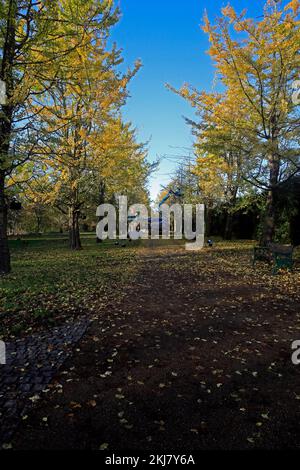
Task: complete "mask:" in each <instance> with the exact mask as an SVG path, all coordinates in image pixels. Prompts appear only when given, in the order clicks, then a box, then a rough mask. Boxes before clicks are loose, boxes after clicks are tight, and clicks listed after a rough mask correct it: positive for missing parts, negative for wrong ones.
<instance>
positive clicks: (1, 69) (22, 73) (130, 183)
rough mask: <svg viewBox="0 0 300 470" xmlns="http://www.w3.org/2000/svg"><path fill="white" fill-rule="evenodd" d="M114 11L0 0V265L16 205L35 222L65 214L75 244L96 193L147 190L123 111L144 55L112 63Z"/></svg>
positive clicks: (142, 159)
mask: <svg viewBox="0 0 300 470" xmlns="http://www.w3.org/2000/svg"><path fill="white" fill-rule="evenodd" d="M118 20H119V10H118V9H117V8H115V6H114V2H113V1H112V0H61V1H59V2H58V1H53V0H43V1H40V0H1V1H0V28H1V37H0V57H1V59H0V79H1V81H2V82H4V83H5V85H6V101H5V103H3V104H2V106H1V111H0V273H8V272H9V271H10V253H9V246H8V228H9V225H14V224H15V223H16V222H18V217H19V214H20V212H22V213H23V217H22V219H23V223H24V220H25V225H26V217H24V211H25V214H27V215H28V217H29V218H31V221H32V223H33V224H35V227H36V229H37V230H38V231H39V230H41V228H42V224H44V223H45V219H46V221H47V224H48V225H47V224H46V226H48V227H49V226H51V225H52V226H53V225H56V226H57V225H61V226H64V224H65V221H66V220H68V228H69V234H70V247H71V248H72V249H80V248H81V242H80V233H79V226H80V221H82V220H84V219H85V218H86V217H87V214H88V213H89V211H93V214H94V215H95V207H97V204H98V202H99V201H100V200H101V199H103V198H104V197H105V198H106V199H109V198H113V195H114V193H116V192H120V191H122V192H123V193H125V194H127V195H128V196H129V197H130V196H132V195H133V194H135V197H139V198H140V199H143V200H144V201H146V200H147V199H148V195H147V190H146V180H147V176H148V173H149V165H148V163H147V162H146V148H145V145H144V144H140V143H139V142H137V139H136V133H135V130H134V129H133V128H132V126H131V124H130V123H127V122H124V120H123V118H122V115H121V111H120V110H121V108H122V106H123V105H124V104H125V103H126V99H127V97H128V84H129V82H130V80H131V79H132V78H133V77H134V75H135V74H136V73H137V72H138V70H139V68H140V65H141V64H140V63H139V62H137V63H136V64H135V65H134V66H133V68H132V69H131V70H128V71H127V72H126V73H121V72H120V71H119V65H120V64H121V63H122V56H121V51H120V50H118V49H117V47H116V46H111V47H109V46H108V39H109V35H110V31H111V28H112V27H113V26H114V25H115V24H116V23H117V22H118ZM132 197H133V196H132ZM20 201H21V205H22V211H18V210H17V209H20V207H19V206H20ZM51 219H52V220H51Z"/></svg>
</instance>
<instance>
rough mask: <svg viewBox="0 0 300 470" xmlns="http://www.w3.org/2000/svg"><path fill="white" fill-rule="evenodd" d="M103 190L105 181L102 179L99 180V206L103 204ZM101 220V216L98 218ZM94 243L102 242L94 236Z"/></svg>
mask: <svg viewBox="0 0 300 470" xmlns="http://www.w3.org/2000/svg"><path fill="white" fill-rule="evenodd" d="M105 190H106V185H105V182H104V181H103V180H101V181H100V184H99V206H101V204H104V202H105ZM100 220H101V218H100ZM96 243H98V244H100V243H102V240H101V239H100V238H98V237H96Z"/></svg>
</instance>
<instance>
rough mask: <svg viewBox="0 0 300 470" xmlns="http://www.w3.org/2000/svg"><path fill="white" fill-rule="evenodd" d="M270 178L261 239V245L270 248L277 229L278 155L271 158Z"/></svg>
mask: <svg viewBox="0 0 300 470" xmlns="http://www.w3.org/2000/svg"><path fill="white" fill-rule="evenodd" d="M269 168H270V178H269V188H268V193H267V202H266V209H265V216H264V226H263V233H262V238H261V245H262V246H268V245H269V244H270V243H272V242H273V240H274V236H275V229H276V200H275V195H276V191H277V187H278V179H279V168H280V164H279V159H278V157H277V155H272V156H271V157H270V158H269Z"/></svg>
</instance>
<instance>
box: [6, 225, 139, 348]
mask: <svg viewBox="0 0 300 470" xmlns="http://www.w3.org/2000/svg"><path fill="white" fill-rule="evenodd" d="M82 241H83V248H84V249H83V250H82V251H75V252H72V251H70V250H69V248H68V242H67V238H66V237H63V236H59V235H55V234H54V235H48V236H43V237H37V238H32V237H24V238H23V239H22V240H11V241H10V247H11V254H12V273H11V274H10V275H9V276H6V277H4V278H2V279H1V278H0V318H1V319H2V321H1V324H0V337H1V336H2V337H3V338H4V337H5V338H6V339H7V338H8V337H9V336H11V335H12V336H14V335H18V336H19V335H20V334H22V335H23V334H28V333H30V332H31V331H32V328H33V329H34V330H37V329H39V328H44V327H47V326H51V325H54V324H59V323H61V322H64V321H66V320H70V319H71V318H74V316H78V315H82V314H84V313H87V312H91V311H93V309H95V308H96V309H98V308H100V307H101V304H104V303H105V300H106V298H107V290H108V289H109V290H110V291H111V290H114V292H117V291H116V290H115V286H120V285H121V284H122V283H124V282H128V281H129V278H130V276H131V275H132V272H133V270H134V259H135V251H134V246H133V245H135V246H136V243H132V244H131V243H130V244H129V243H128V244H127V247H126V248H120V247H115V245H114V242H112V241H106V242H104V243H102V244H99V245H97V244H96V243H95V237H94V235H93V234H82Z"/></svg>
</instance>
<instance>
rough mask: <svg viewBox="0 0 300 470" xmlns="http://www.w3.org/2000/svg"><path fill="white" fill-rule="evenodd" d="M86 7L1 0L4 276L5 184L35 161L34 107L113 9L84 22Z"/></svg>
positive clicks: (4, 257)
mask: <svg viewBox="0 0 300 470" xmlns="http://www.w3.org/2000/svg"><path fill="white" fill-rule="evenodd" d="M87 3H89V4H91V2H84V1H82V0H61V1H60V2H56V1H52V0H43V1H40V0H2V1H1V2H0V26H1V30H2V34H1V37H0V54H1V59H0V79H1V80H2V82H4V83H5V85H6V94H7V99H6V102H5V103H4V104H2V106H1V113H0V273H1V274H3V273H4V274H5V273H8V272H9V271H10V254H9V247H8V239H7V211H8V206H7V198H6V181H7V178H8V177H9V176H10V175H11V173H12V172H13V171H14V170H15V169H16V168H17V167H19V166H22V165H23V164H24V162H26V161H27V160H28V159H30V158H31V157H32V155H33V154H32V149H33V148H34V146H35V142H36V140H37V139H38V133H37V129H36V125H35V120H36V115H35V113H34V112H33V108H32V105H33V103H34V102H35V100H40V99H41V97H42V96H43V95H44V94H45V93H46V92H48V91H49V89H51V88H52V86H53V85H54V84H55V83H56V79H57V76H58V72H59V71H60V70H61V67H62V66H63V64H64V61H65V59H66V57H67V56H68V54H69V53H70V52H71V51H72V50H74V49H80V48H81V47H82V46H83V45H84V44H85V42H86V40H87V38H88V35H89V34H88V33H89V31H90V30H91V29H92V28H93V27H94V22H95V19H96V18H97V17H98V16H99V15H101V16H102V20H103V21H104V22H105V21H106V16H107V12H108V11H110V9H111V7H112V2H111V1H108V0H105V1H103V2H97V4H98V6H97V7H96V2H93V8H90V13H91V14H90V15H89V16H88V17H86V18H85V20H86V21H84V22H82V21H80V19H81V18H80V16H78V10H79V11H80V9H81V8H84V7H85V5H86V4H87ZM90 7H91V5H90ZM79 18H80V19H79ZM25 141H26V142H27V145H25V143H24V142H25Z"/></svg>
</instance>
